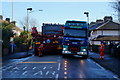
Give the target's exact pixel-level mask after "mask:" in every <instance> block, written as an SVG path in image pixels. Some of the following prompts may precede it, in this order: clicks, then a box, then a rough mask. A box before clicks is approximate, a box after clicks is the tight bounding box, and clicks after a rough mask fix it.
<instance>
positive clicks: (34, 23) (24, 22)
mask: <svg viewBox="0 0 120 80" xmlns="http://www.w3.org/2000/svg"><path fill="white" fill-rule="evenodd" d="M20 24H21V26H23V27H25V29H27V28H28V27H27V17H24V18H23V20H21V21H20ZM37 25H38V21H37V20H36V19H35V18H29V21H28V26H29V29H28V30H29V31H30V30H31V28H32V27H34V26H37Z"/></svg>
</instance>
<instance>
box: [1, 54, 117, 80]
mask: <svg viewBox="0 0 120 80" xmlns="http://www.w3.org/2000/svg"><path fill="white" fill-rule="evenodd" d="M1 70H2V78H55V79H58V78H64V79H70V78H71V79H75V78H83V80H84V79H90V78H93V79H94V80H95V79H96V80H97V79H98V78H101V79H103V78H104V79H103V80H105V79H107V80H111V79H112V80H113V79H114V80H118V79H117V78H116V75H115V74H114V73H112V72H110V71H108V70H106V69H104V68H103V67H101V66H100V65H99V64H97V63H96V62H94V61H93V60H91V59H90V58H88V59H83V58H81V57H78V56H74V57H68V58H63V57H62V56H61V55H45V56H43V57H38V56H31V57H28V58H23V59H12V60H9V61H5V62H4V63H3V67H2V68H1Z"/></svg>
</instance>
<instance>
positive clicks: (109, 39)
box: [92, 36, 120, 41]
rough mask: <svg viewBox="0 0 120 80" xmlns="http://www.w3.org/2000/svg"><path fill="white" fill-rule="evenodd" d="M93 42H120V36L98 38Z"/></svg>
mask: <svg viewBox="0 0 120 80" xmlns="http://www.w3.org/2000/svg"><path fill="white" fill-rule="evenodd" d="M92 41H120V36H98V37H97V38H95V39H93V40H92Z"/></svg>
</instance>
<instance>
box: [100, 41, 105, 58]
mask: <svg viewBox="0 0 120 80" xmlns="http://www.w3.org/2000/svg"><path fill="white" fill-rule="evenodd" d="M104 51H105V45H104V43H103V41H102V42H101V45H100V58H99V59H102V60H103V59H104Z"/></svg>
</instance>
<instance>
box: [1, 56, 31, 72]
mask: <svg viewBox="0 0 120 80" xmlns="http://www.w3.org/2000/svg"><path fill="white" fill-rule="evenodd" d="M29 58H31V57H27V58H24V59H22V60H21V59H13V61H14V60H17V61H14V62H12V63H10V64H8V65H6V66H2V67H1V68H0V69H3V68H7V69H8V67H9V66H12V65H13V64H14V66H15V65H17V64H19V62H23V61H25V60H27V59H29ZM14 66H12V67H14ZM7 69H4V70H7Z"/></svg>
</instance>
